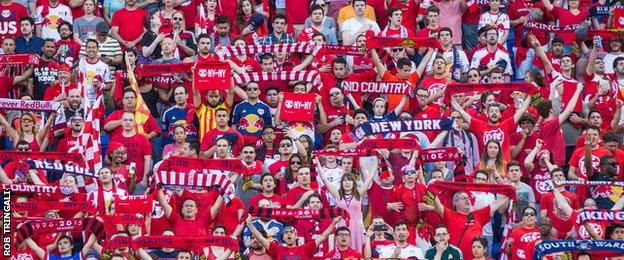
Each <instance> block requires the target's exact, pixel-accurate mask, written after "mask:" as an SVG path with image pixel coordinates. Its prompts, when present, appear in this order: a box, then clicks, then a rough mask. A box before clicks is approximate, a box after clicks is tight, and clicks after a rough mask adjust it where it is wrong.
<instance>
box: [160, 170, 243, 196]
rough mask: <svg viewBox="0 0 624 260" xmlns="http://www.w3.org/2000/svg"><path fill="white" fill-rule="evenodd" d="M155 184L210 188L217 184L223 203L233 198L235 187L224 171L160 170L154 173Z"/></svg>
mask: <svg viewBox="0 0 624 260" xmlns="http://www.w3.org/2000/svg"><path fill="white" fill-rule="evenodd" d="M154 177H155V178H156V184H157V185H160V186H164V187H171V188H172V187H185V188H195V189H196V188H201V189H211V188H213V187H214V186H218V187H219V188H220V190H221V194H222V195H223V199H224V201H225V203H228V202H230V201H231V200H232V199H233V198H234V192H235V191H236V188H235V187H234V184H233V183H232V181H231V180H230V178H228V176H227V174H224V173H210V174H206V173H185V172H174V171H170V172H168V171H160V172H158V173H155V174H154Z"/></svg>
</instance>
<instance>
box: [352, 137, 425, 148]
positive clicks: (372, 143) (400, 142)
mask: <svg viewBox="0 0 624 260" xmlns="http://www.w3.org/2000/svg"><path fill="white" fill-rule="evenodd" d="M357 149H362V150H373V149H410V150H420V144H419V143H418V141H417V140H414V139H410V138H401V139H364V141H362V143H360V144H358V146H357Z"/></svg>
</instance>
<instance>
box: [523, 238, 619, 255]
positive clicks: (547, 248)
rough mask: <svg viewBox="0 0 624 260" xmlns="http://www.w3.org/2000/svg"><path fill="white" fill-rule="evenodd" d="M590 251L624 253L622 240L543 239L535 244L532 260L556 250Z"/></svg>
mask: <svg viewBox="0 0 624 260" xmlns="http://www.w3.org/2000/svg"><path fill="white" fill-rule="evenodd" d="M566 251H570V252H579V251H585V252H591V253H592V254H596V253H600V255H601V256H604V254H605V253H611V254H610V255H613V256H616V255H617V256H621V255H622V254H624V241H619V240H544V241H542V242H540V243H539V244H537V245H536V246H535V254H533V259H534V260H542V258H543V257H544V256H546V255H548V254H552V253H557V252H566Z"/></svg>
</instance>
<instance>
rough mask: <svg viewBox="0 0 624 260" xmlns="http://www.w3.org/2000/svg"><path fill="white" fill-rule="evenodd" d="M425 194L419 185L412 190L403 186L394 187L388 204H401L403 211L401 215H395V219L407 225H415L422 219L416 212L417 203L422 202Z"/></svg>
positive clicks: (418, 212) (422, 187) (424, 190)
mask: <svg viewBox="0 0 624 260" xmlns="http://www.w3.org/2000/svg"><path fill="white" fill-rule="evenodd" d="M425 192H426V188H425V186H424V185H422V184H420V183H417V184H416V185H415V186H414V187H412V188H407V187H405V185H404V184H399V185H398V186H396V187H395V188H394V191H393V192H392V196H391V197H390V202H402V203H403V210H401V213H396V214H395V215H396V218H397V219H402V220H405V221H406V222H407V223H408V224H409V225H412V226H414V225H417V224H418V222H419V220H420V219H421V218H422V216H421V214H420V211H419V210H418V203H421V202H423V201H424V199H423V197H424V196H425Z"/></svg>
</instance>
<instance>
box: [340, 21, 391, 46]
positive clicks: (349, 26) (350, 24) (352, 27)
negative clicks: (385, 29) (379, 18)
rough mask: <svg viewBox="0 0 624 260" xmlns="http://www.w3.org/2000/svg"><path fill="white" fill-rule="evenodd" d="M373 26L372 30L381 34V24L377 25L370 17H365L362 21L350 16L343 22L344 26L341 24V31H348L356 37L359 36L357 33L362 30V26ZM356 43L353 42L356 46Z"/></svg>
mask: <svg viewBox="0 0 624 260" xmlns="http://www.w3.org/2000/svg"><path fill="white" fill-rule="evenodd" d="M368 25H370V26H371V30H373V32H374V33H375V35H377V34H379V32H380V31H381V29H380V28H379V25H377V23H376V22H374V21H372V20H370V19H366V18H364V22H363V23H361V22H360V21H358V20H357V19H356V18H355V17H353V18H349V19H347V20H345V21H344V22H343V23H342V26H340V33H341V34H342V33H343V32H345V31H348V32H349V34H350V35H351V36H352V37H354V36H357V35H355V33H357V32H358V31H360V28H362V26H368ZM355 44H356V43H353V45H354V46H355Z"/></svg>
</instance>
